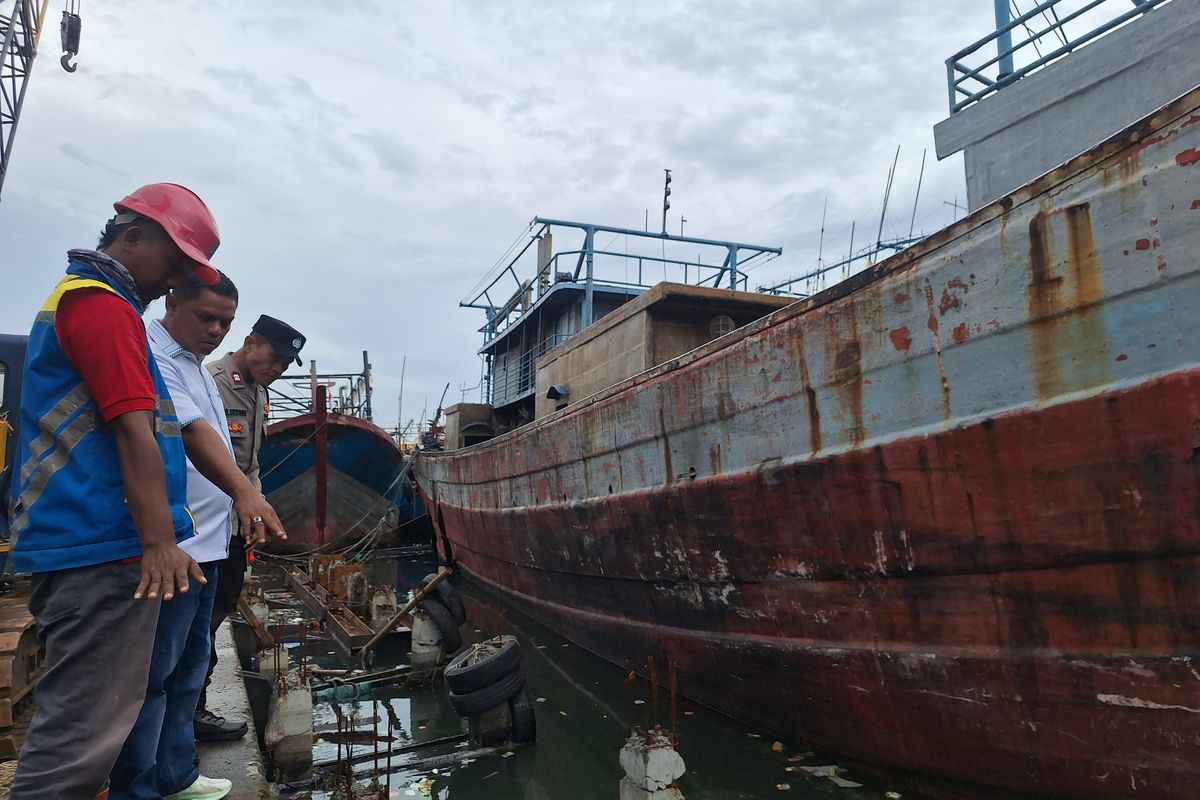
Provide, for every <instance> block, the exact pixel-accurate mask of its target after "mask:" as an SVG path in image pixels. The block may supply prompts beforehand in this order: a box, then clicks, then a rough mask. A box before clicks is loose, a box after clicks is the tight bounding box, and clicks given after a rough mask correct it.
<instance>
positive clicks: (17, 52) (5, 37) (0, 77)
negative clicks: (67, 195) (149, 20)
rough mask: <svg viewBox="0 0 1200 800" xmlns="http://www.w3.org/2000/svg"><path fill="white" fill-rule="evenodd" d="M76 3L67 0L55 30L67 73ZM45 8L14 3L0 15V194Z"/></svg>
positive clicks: (25, 0)
mask: <svg viewBox="0 0 1200 800" xmlns="http://www.w3.org/2000/svg"><path fill="white" fill-rule="evenodd" d="M78 2H79V0H68V4H67V8H66V9H64V10H63V17H62V22H61V24H60V27H59V30H60V32H61V33H62V45H63V51H64V52H63V56H62V58H61V59H60V62H59V63H61V64H62V66H63V69H65V70H66V71H67V72H74V71H75V65H74V64H72V63H71V59H72V58H74V57H75V54H76V53H78V52H79V34H80V29H81V21H80V17H79V6H78ZM4 3H5V0H0V4H4ZM49 5H50V0H40V2H39V1H38V0H15V4H14V6H13V8H12V13H11V14H8V15H7V16H6V15H4V14H3V13H0V191H3V189H4V177H5V175H7V174H8V161H9V158H10V157H11V156H12V146H13V137H14V136H15V135H16V133H17V122H18V121H19V120H20V117H21V106H22V105H23V104H24V102H25V90H26V88H28V85H29V75H30V72H31V71H32V69H33V59H34V56H36V55H37V48H38V42H39V41H40V40H41V37H42V27H43V25H44V24H45V22H46V10H47V8H48V7H49Z"/></svg>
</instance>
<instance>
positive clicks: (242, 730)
mask: <svg viewBox="0 0 1200 800" xmlns="http://www.w3.org/2000/svg"><path fill="white" fill-rule="evenodd" d="M192 727H193V728H194V729H195V731H196V741H199V742H232V741H233V740H235V739H240V738H242V737H243V736H245V735H246V731H248V730H250V728H249V726H247V725H246V723H245V722H243V721H242V720H233V719H225V718H224V717H218V716H217V715H216V714H214V713H212V712H211V711H209V710H208V709H206V708H202V709H199V710H198V711H197V712H196V713H195V715H193V716H192Z"/></svg>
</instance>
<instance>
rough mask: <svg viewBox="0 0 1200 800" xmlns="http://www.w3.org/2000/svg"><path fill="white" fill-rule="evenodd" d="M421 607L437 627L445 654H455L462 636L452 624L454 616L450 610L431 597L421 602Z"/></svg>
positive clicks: (460, 645)
mask: <svg viewBox="0 0 1200 800" xmlns="http://www.w3.org/2000/svg"><path fill="white" fill-rule="evenodd" d="M421 606H422V607H423V608H424V609H425V613H426V614H428V615H429V618H430V619H431V620H433V624H434V625H436V626H437V629H438V633H440V634H441V635H442V645H443V646H444V647H445V648H446V652H447V653H457V652H458V649H459V648H460V647H462V643H463V642H462V634H461V633H459V632H458V626H457V625H455V624H454V616H453V615H451V613H450V609H448V608H446V607H445V606H444V605H442V604H441V603H439V602H438V601H437V599H436V598H433V597H426V598H425V599H424V600H422V601H421Z"/></svg>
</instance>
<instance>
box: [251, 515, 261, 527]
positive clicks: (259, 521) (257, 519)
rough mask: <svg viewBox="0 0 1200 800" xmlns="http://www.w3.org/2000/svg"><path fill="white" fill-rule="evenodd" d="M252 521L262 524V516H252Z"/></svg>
mask: <svg viewBox="0 0 1200 800" xmlns="http://www.w3.org/2000/svg"><path fill="white" fill-rule="evenodd" d="M250 522H251V523H252V524H254V525H261V524H262V517H251V518H250Z"/></svg>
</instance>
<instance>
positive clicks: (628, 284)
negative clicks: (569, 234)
mask: <svg viewBox="0 0 1200 800" xmlns="http://www.w3.org/2000/svg"><path fill="white" fill-rule="evenodd" d="M551 227H558V228H573V229H575V230H579V231H582V232H583V237H584V238H583V246H582V247H581V248H580V249H577V250H566V251H562V252H557V253H553V254H552V255H551V256H550V258H549V259H548V261H547V262H546V263H543V264H538V265H537V266H538V269H537V272H538V276H539V277H545V276H548V277H549V280H547V281H541V280H539V281H538V286H537V294H538V297H539V298H540V297H541V296H542V295H544V294H545V293H546V292H547V291H548V289H549V288H550V287H551V286H552V285H554V284H558V283H562V282H564V280H565V281H569V282H571V283H574V284H579V283H582V284H583V290H584V299H583V310H582V317H581V321H580V329H581V330H582V329H583V328H586V327H588V326H589V325H591V324H592V322H593V321H594V319H595V288H596V284H597V283H598V282H599V283H602V284H603V285H604V286H606V287H615V288H625V289H635V290H639V291H642V290H646V289H649V288H650V287H651V286H652V284H648V283H646V282H645V278H644V274H645V271H644V267H645V265H646V264H647V263H650V264H662V265H663V266H664V267H668V266H674V267H678V268H681V278H682V280H681V281H680V282H681V283H691V284H694V285H696V286H704V285H711V286H714V287H717V286H721V285H725V286H727V287H728V288H729V289H735V290H736V289H739V288H741V289H745V288H746V276H745V274H744V272H743V271H742V269H743V268H744V267H745V266H746V265H747V264H748V263H749V262H751V261H753V260H755V259H758V258H762V257H765V256H769V255H773V256H778V255H780V254H782V253H783V250H782V249H781V248H778V247H765V246H762V245H755V244H745V243H742V242H728V241H721V240H717V239H701V238H697V237H695V236H672V235H670V234H666V233H650V232H648V231H638V230H631V229H629V228H615V227H612V226H610V225H594V224H591V223H585V222H570V221H566V220H560V219H546V218H543V217H535V218H534V219H533V221H532V222H531V223H530V226H529V230H530V233H529V241H528V242H526V243H525V246H524V247H522V248H521V249H520V250H519V251H518V252H517V254H516V255H515V256H513V257H512V258H511V259H510V260H509V261H508V262H506V263H505V262H504V261H503V259H501V262H500V264H498V265H497V267H496V268H494V269H493V270H492V272H491V273H490V274H489V275H488V276H487V277H486V278H485V279H484V280H483V281H481V282H480V284H478V285H477V287H476V289H474V290H472V293H471V294H469V295H468V296H467V297H464V298H463V300H462V301H461V302H460V303H459V306H460V307H462V308H478V309H482V310H483V311H484V313H485V314H487V322H486V323H485V324H484V326H483V327H482V328H480V329H479V330H480V333H482V334H483V336H484V342H485V343H487V342H490V341H492V340H493V339H495V338H496V337H498V336H499V335H500V334H501V333H502V332H503V331H504V330H505V329H507V328H508V327H510V326H511V325H513V324H516V322H517V321H519V320H520V319H521V318H522V317H523V316H524V315H525V313H526V312H528V310H529V308H530V306H531V304H530V303H529V302H527V300H528V299H530V298H529V296H530V295H531V294H532V291H533V283H534V280H533V279H526V280H522V279H521V278H520V276H519V275H518V274H517V269H516V264H517V262H518V261H519V260H520V259H521V257H522V256H524V255H525V253H526V252H528V250H529V248H530V247H532V246H533V244H534V243H535V242H537V241H538V240H540V239H541V237H542V235H543V234H544V233H546V232H548V231H549V230H550V228H551ZM596 234H613V236H614V238H615V237H620V236H625V237H629V238H634V239H646V240H654V241H660V242H664V243H665V242H672V243H677V244H686V245H697V246H699V247H701V248H705V249H706V250H708V251H710V252H711V251H712V250H713V249H715V250H716V251H717V252H718V253H719V254H720V255H721V256H723V259H722V260H721V261H720V262H719V263H718V262H715V261H714V262H708V261H705V260H703V259H702V254H701V255H698V256H697V259H696V260H695V261H692V260H690V259H685V258H673V257H669V256H667V255H665V254H664V255H662V256H653V255H648V254H631V253H628V252H616V251H613V250H607V249H604V248H598V247H596ZM518 241H519V240H518ZM572 260H573V261H574V264H573V265H572V264H571V263H570V262H571V261H572ZM564 261H565V262H566V264H565V266H567V267H568V269H569V270H570V271H564V272H560V271H559V270H558V267H559V266H560V264H561V263H562V262H564ZM618 261H621V262H624V263H625V265H626V266H628V265H629V264H630V262H635V263H636V265H637V280H636V281H630V280H616V279H608V278H605V279H603V280H601V279H600V277H599V275H598V271H597V268H598V264H599V263H601V262H603V263H607V264H613V263H616V262H618ZM506 277H507V278H509V279H511V280H512V283H511V284H508V285H509V286H511V287H512V290H513V294H512V295H511V296H510V297H508V298H506V299H505V300H504V301H503V302H497V301H496V300H494V299H493V298H492V294H493V293H494V292H496V291H497V284H499V283H501V282H502V281H504V280H505V278H506ZM479 287H482V288H479ZM514 314H515V315H516V316H515V317H514Z"/></svg>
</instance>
